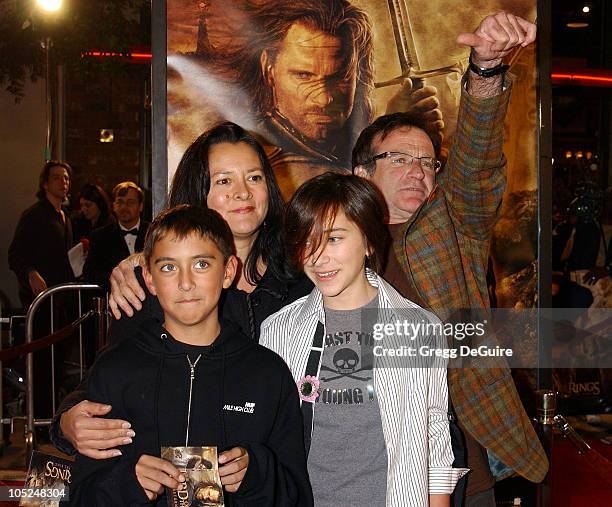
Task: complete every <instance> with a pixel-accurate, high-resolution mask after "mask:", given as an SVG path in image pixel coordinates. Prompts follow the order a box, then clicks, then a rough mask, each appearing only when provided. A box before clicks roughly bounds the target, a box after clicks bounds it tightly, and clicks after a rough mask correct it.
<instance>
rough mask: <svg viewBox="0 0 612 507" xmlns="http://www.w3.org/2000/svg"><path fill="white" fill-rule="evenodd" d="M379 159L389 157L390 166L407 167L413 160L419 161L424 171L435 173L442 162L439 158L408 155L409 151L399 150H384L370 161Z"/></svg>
mask: <svg viewBox="0 0 612 507" xmlns="http://www.w3.org/2000/svg"><path fill="white" fill-rule="evenodd" d="M380 159H389V162H390V163H391V165H392V166H395V167H407V166H409V165H412V164H413V163H414V161H415V160H418V161H419V164H420V166H421V169H423V170H424V171H431V172H435V173H437V172H438V171H439V170H440V168H441V167H442V163H441V162H440V161H439V160H436V159H435V158H432V157H415V156H414V155H410V154H409V153H402V152H400V151H385V152H384V153H379V154H378V155H374V156H373V157H372V158H371V160H370V162H376V161H377V160H380Z"/></svg>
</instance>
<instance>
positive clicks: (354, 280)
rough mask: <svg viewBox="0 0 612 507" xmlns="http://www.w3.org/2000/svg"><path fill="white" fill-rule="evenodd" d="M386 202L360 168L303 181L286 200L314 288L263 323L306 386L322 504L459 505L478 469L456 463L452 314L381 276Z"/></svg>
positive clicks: (297, 259)
mask: <svg viewBox="0 0 612 507" xmlns="http://www.w3.org/2000/svg"><path fill="white" fill-rule="evenodd" d="M384 210H385V207H384V204H383V201H382V200H381V197H380V196H379V194H378V192H377V191H376V189H375V188H374V187H373V186H372V184H371V183H370V182H369V181H367V180H365V179H363V178H360V177H358V176H353V175H341V174H335V173H325V174H322V175H320V176H317V177H315V178H313V179H311V180H309V181H308V182H306V183H304V184H303V185H302V186H301V187H300V188H299V189H298V190H297V192H296V193H295V194H294V196H293V198H292V199H291V201H290V203H289V205H288V208H287V215H286V218H285V220H286V237H287V245H288V246H287V249H288V255H289V260H290V261H291V263H292V264H293V265H294V266H296V267H299V268H300V269H302V270H303V271H304V272H305V273H306V275H307V276H308V278H310V280H311V281H312V282H313V283H314V285H315V288H314V289H313V291H312V292H311V293H310V294H309V295H308V296H305V297H303V298H300V299H298V300H296V301H294V302H293V303H291V304H289V305H287V306H285V307H284V308H283V309H281V310H280V311H279V312H277V313H275V314H274V315H272V316H270V317H269V318H268V319H266V320H265V321H264V323H263V324H262V326H261V344H262V345H264V346H266V347H268V348H270V349H272V350H273V351H275V352H276V353H277V354H279V355H280V356H281V357H282V358H283V359H284V360H285V362H286V363H287V364H288V366H289V368H290V369H291V373H292V374H293V377H294V379H295V381H296V382H297V385H298V391H299V395H300V398H301V400H302V413H303V414H304V427H305V434H304V440H305V444H306V451H307V453H308V473H309V475H310V481H311V484H312V489H313V493H314V499H315V505H317V506H320V507H327V506H330V507H331V506H336V505H368V506H380V507H384V506H387V507H396V506H397V507H403V506H406V505H422V506H426V505H429V506H430V507H434V506H437V507H442V506H448V505H449V499H450V494H451V493H452V491H453V489H454V487H455V484H456V482H457V481H458V480H459V479H460V478H461V476H463V475H465V473H466V472H467V469H460V468H453V467H452V463H453V459H454V456H453V451H452V447H451V439H450V430H449V421H448V415H447V409H448V392H447V384H446V360H445V359H443V357H442V356H441V355H438V354H437V353H438V352H443V348H444V347H445V343H446V342H445V340H444V336H443V335H441V334H438V332H436V329H437V326H438V327H439V328H440V330H441V323H440V321H439V319H438V318H437V317H435V316H434V315H433V314H432V313H430V312H427V311H425V310H423V309H422V308H420V307H419V306H418V305H416V304H415V303H413V302H412V301H409V300H407V299H404V298H403V297H402V296H401V295H400V294H399V293H398V292H397V291H396V290H395V289H393V287H391V286H390V285H389V284H388V283H387V282H385V281H384V280H383V279H382V278H381V277H380V276H378V275H377V274H376V271H378V270H380V264H381V261H382V260H383V259H385V247H386V243H387V237H386V228H385V227H384V216H385V213H384ZM417 325H418V326H419V327H417ZM398 329H399V330H400V331H397V330H398ZM406 329H407V330H408V331H404V330H406ZM411 330H412V331H413V332H412V333H410V331H411ZM415 330H416V331H415ZM409 350H412V351H413V353H410V352H408V351H409ZM398 351H399V352H398ZM402 351H406V352H405V355H403V357H402V354H401V352H402ZM428 351H429V352H430V353H431V354H428ZM330 485H333V487H330Z"/></svg>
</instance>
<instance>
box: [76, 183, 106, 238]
mask: <svg viewBox="0 0 612 507" xmlns="http://www.w3.org/2000/svg"><path fill="white" fill-rule="evenodd" d="M112 220H113V216H112V214H111V208H110V202H109V198H108V195H106V192H105V191H104V190H103V189H102V188H101V187H99V186H98V185H94V184H93V183H87V184H86V185H84V186H83V188H81V193H80V194H79V214H78V215H77V216H76V217H75V218H74V220H73V223H74V225H73V235H74V239H75V240H76V241H79V240H81V239H83V238H87V239H89V236H90V234H91V231H93V230H94V229H98V228H100V227H103V226H105V225H108V224H109V223H110V222H111V221H112Z"/></svg>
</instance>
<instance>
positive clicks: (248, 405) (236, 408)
mask: <svg viewBox="0 0 612 507" xmlns="http://www.w3.org/2000/svg"><path fill="white" fill-rule="evenodd" d="M223 410H228V411H230V412H243V413H245V414H252V413H254V412H255V403H252V402H250V401H247V402H245V404H244V407H241V406H240V405H229V404H228V405H223Z"/></svg>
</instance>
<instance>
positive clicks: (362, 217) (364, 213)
mask: <svg viewBox="0 0 612 507" xmlns="http://www.w3.org/2000/svg"><path fill="white" fill-rule="evenodd" d="M340 210H342V211H344V214H345V215H346V217H347V218H348V219H349V220H350V221H351V222H353V223H354V224H355V225H356V226H357V227H358V228H359V230H360V231H361V232H362V234H363V235H364V236H365V239H366V242H367V244H368V247H369V248H370V249H371V252H370V254H369V255H368V258H367V262H366V266H367V267H369V268H371V269H373V270H374V271H376V272H379V271H380V270H381V268H382V264H383V263H384V260H385V258H386V253H387V247H388V245H389V234H388V232H387V228H386V227H385V211H386V207H385V204H384V200H383V199H382V196H381V195H380V193H379V191H378V190H377V189H376V187H375V186H374V185H372V184H371V183H370V182H369V181H368V180H366V179H364V178H360V177H359V176H353V175H349V174H338V173H332V172H327V173H325V174H321V175H320V176H317V177H315V178H312V179H311V180H308V181H307V182H306V183H304V184H302V186H301V187H300V188H298V189H297V191H296V192H295V194H294V195H293V198H292V199H291V201H289V204H288V205H287V214H286V216H285V224H286V225H285V236H286V238H287V256H288V259H289V263H290V265H291V267H292V268H294V269H300V270H302V269H303V263H304V260H305V259H307V258H308V257H309V256H310V255H312V254H313V253H314V252H316V251H317V250H318V249H319V246H320V245H321V244H322V243H323V242H324V241H326V240H327V236H328V234H326V233H325V231H326V229H329V228H330V226H331V224H332V223H333V221H334V219H335V218H336V215H337V214H338V211H340Z"/></svg>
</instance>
